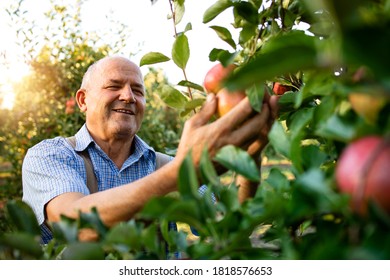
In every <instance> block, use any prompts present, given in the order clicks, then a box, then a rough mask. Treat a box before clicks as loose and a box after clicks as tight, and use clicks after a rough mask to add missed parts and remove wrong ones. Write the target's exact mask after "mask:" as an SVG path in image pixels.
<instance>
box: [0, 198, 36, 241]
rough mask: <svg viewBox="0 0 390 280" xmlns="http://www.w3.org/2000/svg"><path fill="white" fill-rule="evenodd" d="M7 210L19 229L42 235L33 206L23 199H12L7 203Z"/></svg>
mask: <svg viewBox="0 0 390 280" xmlns="http://www.w3.org/2000/svg"><path fill="white" fill-rule="evenodd" d="M6 207H7V212H8V215H9V217H10V219H11V222H12V223H13V224H14V225H15V226H16V228H17V230H18V231H22V232H28V233H30V234H33V235H40V234H41V230H40V227H39V225H38V222H37V218H36V216H35V214H34V212H33V211H32V209H31V207H30V206H29V205H28V204H26V203H25V202H23V201H21V200H11V201H9V202H8V203H7V206H6Z"/></svg>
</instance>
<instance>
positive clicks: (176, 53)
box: [172, 33, 190, 70]
mask: <svg viewBox="0 0 390 280" xmlns="http://www.w3.org/2000/svg"><path fill="white" fill-rule="evenodd" d="M189 58H190V47H189V45H188V38H187V36H186V35H185V34H184V33H182V34H180V35H178V36H177V37H176V39H175V42H173V47H172V59H173V61H174V62H175V64H176V65H177V66H178V67H180V68H181V69H183V70H184V69H185V68H186V66H187V62H188V59H189Z"/></svg>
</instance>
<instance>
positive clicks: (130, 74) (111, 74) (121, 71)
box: [94, 57, 143, 84]
mask: <svg viewBox="0 0 390 280" xmlns="http://www.w3.org/2000/svg"><path fill="white" fill-rule="evenodd" d="M94 72H95V73H94V74H95V75H97V76H98V77H97V78H98V79H99V80H100V81H107V80H112V79H120V80H130V81H133V82H137V83H141V84H143V77H142V73H141V71H140V69H139V67H138V66H137V65H136V64H135V63H134V62H132V61H130V60H128V59H126V58H121V57H115V58H106V59H103V60H101V61H99V62H98V64H97V65H96V70H95V71H94Z"/></svg>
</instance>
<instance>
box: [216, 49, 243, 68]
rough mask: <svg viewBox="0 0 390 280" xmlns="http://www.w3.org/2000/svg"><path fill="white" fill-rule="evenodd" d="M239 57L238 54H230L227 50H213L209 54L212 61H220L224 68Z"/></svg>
mask: <svg viewBox="0 0 390 280" xmlns="http://www.w3.org/2000/svg"><path fill="white" fill-rule="evenodd" d="M237 55H238V52H233V53H230V52H228V51H227V50H222V49H212V50H211V52H210V54H209V60H210V61H217V60H218V61H220V62H221V63H222V64H223V65H224V66H227V65H229V64H232V63H233V62H234V59H235V58H236V56H237Z"/></svg>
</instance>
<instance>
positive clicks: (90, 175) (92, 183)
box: [65, 136, 98, 193]
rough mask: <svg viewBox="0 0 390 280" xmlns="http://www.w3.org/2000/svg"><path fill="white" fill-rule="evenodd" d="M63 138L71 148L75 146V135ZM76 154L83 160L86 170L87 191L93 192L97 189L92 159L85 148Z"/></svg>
mask: <svg viewBox="0 0 390 280" xmlns="http://www.w3.org/2000/svg"><path fill="white" fill-rule="evenodd" d="M65 139H66V141H68V143H69V144H70V145H71V146H72V147H73V149H74V148H75V147H76V137H75V136H71V137H67V138H65ZM77 154H78V155H79V156H81V158H82V159H83V161H84V165H85V169H86V171H87V187H88V189H89V192H90V193H95V192H97V191H98V183H97V179H96V176H95V172H94V171H93V165H92V160H91V158H90V157H89V153H88V151H87V150H84V151H81V152H77Z"/></svg>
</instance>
